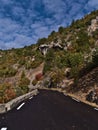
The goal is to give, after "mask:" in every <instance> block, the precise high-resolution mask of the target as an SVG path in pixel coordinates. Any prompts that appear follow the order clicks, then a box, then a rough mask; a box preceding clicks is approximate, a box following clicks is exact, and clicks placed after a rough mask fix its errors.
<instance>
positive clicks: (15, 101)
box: [0, 89, 38, 113]
mask: <svg viewBox="0 0 98 130" xmlns="http://www.w3.org/2000/svg"><path fill="white" fill-rule="evenodd" d="M37 94H38V90H37V89H35V90H33V91H31V92H29V93H27V94H24V95H22V96H19V97H17V98H15V99H13V100H11V101H9V102H7V103H4V104H0V113H5V112H7V111H9V110H11V109H12V108H13V107H15V106H17V104H18V103H20V102H22V101H24V100H26V99H28V98H30V97H31V96H34V95H37Z"/></svg>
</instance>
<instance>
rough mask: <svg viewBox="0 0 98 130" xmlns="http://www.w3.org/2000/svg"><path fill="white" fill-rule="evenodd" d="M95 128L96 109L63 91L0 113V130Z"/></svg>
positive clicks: (43, 94)
mask: <svg viewBox="0 0 98 130" xmlns="http://www.w3.org/2000/svg"><path fill="white" fill-rule="evenodd" d="M3 128H7V129H6V130H98V111H97V109H94V108H92V107H90V106H88V105H85V104H83V103H81V102H79V101H78V100H75V99H71V98H70V97H68V96H64V95H63V94H62V93H59V92H55V91H48V90H40V93H39V94H38V95H37V96H34V97H31V98H29V99H28V100H26V101H24V102H22V103H20V104H18V106H17V107H16V108H14V109H12V110H11V111H9V112H8V113H6V114H1V115H0V130H3Z"/></svg>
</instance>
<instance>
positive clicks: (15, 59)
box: [0, 11, 98, 102]
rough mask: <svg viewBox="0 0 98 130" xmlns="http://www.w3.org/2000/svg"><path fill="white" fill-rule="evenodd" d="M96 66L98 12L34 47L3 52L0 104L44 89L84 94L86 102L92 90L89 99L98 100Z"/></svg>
mask: <svg viewBox="0 0 98 130" xmlns="http://www.w3.org/2000/svg"><path fill="white" fill-rule="evenodd" d="M97 67H98V11H94V12H92V13H91V14H89V15H86V16H84V18H82V19H80V20H77V21H73V22H72V24H71V25H70V26H68V27H66V28H64V27H60V28H59V29H58V32H55V31H53V32H51V34H50V35H49V36H48V38H42V39H39V40H38V42H37V43H36V44H35V45H31V46H28V47H24V48H20V49H14V48H13V49H11V50H0V102H7V101H9V100H11V99H12V98H15V97H16V96H19V95H22V94H24V93H27V92H28V91H31V89H35V88H36V87H43V86H44V87H47V88H52V87H53V88H62V89H63V90H66V92H70V93H75V94H76V93H77V94H79V93H81V95H83V96H84V98H85V99H88V95H89V93H90V92H91V91H93V93H94V94H95V93H96V94H95V95H94V94H93V96H92V95H91V96H90V99H92V97H94V96H95V97H94V98H96V97H97V90H96V89H97V86H98V85H97V84H98V83H97V79H98V74H97V70H98V68H97ZM95 86H96V87H95ZM95 91H96V92H95ZM9 94H10V95H12V96H9ZM90 101H93V100H90Z"/></svg>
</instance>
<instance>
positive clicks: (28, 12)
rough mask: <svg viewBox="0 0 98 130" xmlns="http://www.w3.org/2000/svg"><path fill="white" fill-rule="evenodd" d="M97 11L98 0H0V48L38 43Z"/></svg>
mask: <svg viewBox="0 0 98 130" xmlns="http://www.w3.org/2000/svg"><path fill="white" fill-rule="evenodd" d="M94 9H98V0H81V1H79V0H24V1H20V0H0V48H2V49H6V48H12V47H23V46H25V45H29V44H32V43H35V42H36V41H37V39H38V38H41V37H47V36H48V34H49V33H50V32H51V31H53V30H56V31H57V30H58V27H59V26H67V25H69V24H70V23H71V21H72V20H73V19H78V18H81V17H83V15H84V14H85V12H87V13H88V12H89V11H91V10H94Z"/></svg>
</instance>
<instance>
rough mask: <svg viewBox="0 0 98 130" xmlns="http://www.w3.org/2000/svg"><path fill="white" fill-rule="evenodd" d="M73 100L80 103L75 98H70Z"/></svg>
mask: <svg viewBox="0 0 98 130" xmlns="http://www.w3.org/2000/svg"><path fill="white" fill-rule="evenodd" d="M72 99H73V100H75V101H76V102H80V101H79V100H78V99H76V98H72Z"/></svg>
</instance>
